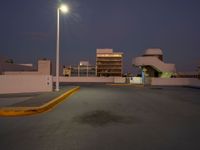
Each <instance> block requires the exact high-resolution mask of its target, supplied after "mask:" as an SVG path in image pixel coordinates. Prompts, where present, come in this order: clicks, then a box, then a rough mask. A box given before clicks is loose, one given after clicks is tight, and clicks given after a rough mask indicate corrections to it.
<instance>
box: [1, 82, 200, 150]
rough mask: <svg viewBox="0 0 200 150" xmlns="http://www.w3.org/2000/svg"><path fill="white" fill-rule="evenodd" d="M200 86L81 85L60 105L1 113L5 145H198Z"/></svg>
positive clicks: (65, 149)
mask: <svg viewBox="0 0 200 150" xmlns="http://www.w3.org/2000/svg"><path fill="white" fill-rule="evenodd" d="M199 141H200V89H193V88H181V87H144V88H143V87H132V86H130V87H127V86H126V87H113V86H106V85H82V86H81V89H80V91H79V92H78V93H76V94H74V95H72V96H71V97H69V98H68V99H67V100H66V101H64V102H62V103H61V104H59V105H58V106H56V108H55V109H53V110H51V111H49V112H45V113H42V114H38V115H34V116H27V117H1V118H0V148H1V149H3V150H16V149H20V150H27V149H29V150H35V149H37V150H90V149H91V150H188V149H191V150H199V149H200V142H199Z"/></svg>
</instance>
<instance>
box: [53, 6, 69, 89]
mask: <svg viewBox="0 0 200 150" xmlns="http://www.w3.org/2000/svg"><path fill="white" fill-rule="evenodd" d="M60 11H61V12H63V13H68V12H69V7H68V6H67V5H61V6H60V7H58V8H57V41H56V91H59V62H60V60H59V57H60V56H59V55H60V54H59V51H60V49H59V47H60Z"/></svg>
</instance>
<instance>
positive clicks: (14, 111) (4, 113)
mask: <svg viewBox="0 0 200 150" xmlns="http://www.w3.org/2000/svg"><path fill="white" fill-rule="evenodd" d="M79 89H80V87H79V86H78V87H75V88H73V89H71V90H69V91H67V92H65V93H63V94H62V95H60V96H58V97H56V98H54V99H53V100H51V101H49V102H48V103H45V104H43V105H41V106H39V107H5V108H0V117H14V116H27V115H34V114H37V113H42V112H45V111H48V110H50V109H52V108H53V107H55V106H56V105H57V104H58V103H60V102H62V101H63V100H64V99H65V98H66V97H69V96H70V95H72V94H74V93H76V92H77V91H78V90H79Z"/></svg>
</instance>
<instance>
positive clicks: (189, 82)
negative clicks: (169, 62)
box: [151, 78, 200, 87]
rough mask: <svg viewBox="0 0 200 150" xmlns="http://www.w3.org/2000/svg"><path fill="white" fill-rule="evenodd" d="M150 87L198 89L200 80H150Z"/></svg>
mask: <svg viewBox="0 0 200 150" xmlns="http://www.w3.org/2000/svg"><path fill="white" fill-rule="evenodd" d="M151 85H167V86H195V87H200V80H199V79H194V78H151Z"/></svg>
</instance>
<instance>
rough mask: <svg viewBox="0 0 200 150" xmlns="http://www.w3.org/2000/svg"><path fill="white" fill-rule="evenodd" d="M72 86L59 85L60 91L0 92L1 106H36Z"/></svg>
mask: <svg viewBox="0 0 200 150" xmlns="http://www.w3.org/2000/svg"><path fill="white" fill-rule="evenodd" d="M72 88H74V86H61V88H60V91H58V92H57V91H53V92H40V93H19V94H18V93H17V94H0V108H2V107H38V106H41V105H43V104H45V103H47V102H49V101H51V100H52V99H54V98H56V97H58V96H60V95H61V94H63V93H65V92H66V91H68V90H70V89H72Z"/></svg>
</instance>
